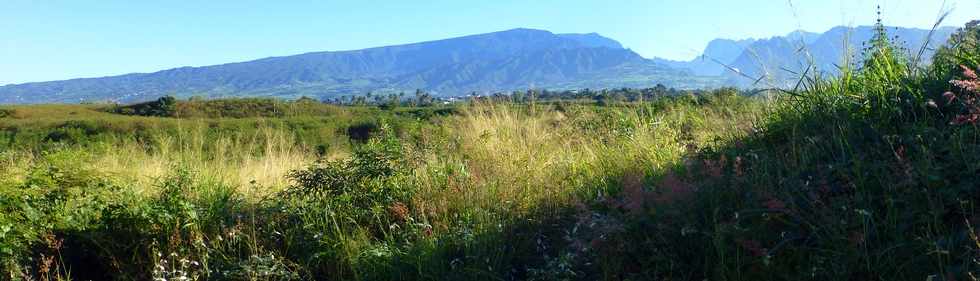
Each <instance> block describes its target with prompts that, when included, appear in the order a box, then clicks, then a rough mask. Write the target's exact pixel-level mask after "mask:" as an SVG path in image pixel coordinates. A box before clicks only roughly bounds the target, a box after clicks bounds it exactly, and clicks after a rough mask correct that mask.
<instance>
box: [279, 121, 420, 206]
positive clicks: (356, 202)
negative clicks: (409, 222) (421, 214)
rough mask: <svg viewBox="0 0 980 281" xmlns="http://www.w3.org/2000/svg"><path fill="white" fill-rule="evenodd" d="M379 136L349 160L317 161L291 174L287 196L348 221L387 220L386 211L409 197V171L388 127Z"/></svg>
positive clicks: (358, 150) (382, 126) (355, 150)
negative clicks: (334, 213)
mask: <svg viewBox="0 0 980 281" xmlns="http://www.w3.org/2000/svg"><path fill="white" fill-rule="evenodd" d="M380 134H381V136H380V137H378V138H373V139H370V140H369V141H367V143H365V144H364V145H361V146H358V147H355V149H354V151H353V155H352V156H351V157H350V158H347V159H343V160H336V161H329V160H320V161H318V162H317V163H314V164H313V165H311V166H310V167H308V168H306V169H304V170H298V171H293V172H292V173H290V174H289V178H290V179H291V180H292V181H293V182H294V183H295V184H294V185H293V186H292V187H290V189H289V190H287V193H288V194H289V195H290V196H291V197H299V198H301V199H303V200H304V201H306V202H312V203H314V204H317V205H321V206H323V207H325V208H328V209H329V210H332V211H334V212H336V213H337V214H339V215H341V216H342V217H349V218H350V219H351V221H356V222H361V223H365V224H370V223H373V222H375V220H374V219H376V218H379V217H387V214H388V209H389V208H390V207H393V206H395V205H396V204H404V203H403V202H406V201H407V200H408V198H410V196H411V194H412V190H411V188H410V187H409V185H408V184H407V182H406V180H405V175H406V173H407V172H409V168H408V167H407V166H406V165H405V163H404V159H403V156H402V148H401V145H400V144H399V141H398V139H397V138H395V137H394V135H393V134H392V133H391V130H390V128H389V127H388V126H387V125H384V124H383V125H381V128H380Z"/></svg>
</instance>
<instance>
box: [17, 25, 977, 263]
mask: <svg viewBox="0 0 980 281" xmlns="http://www.w3.org/2000/svg"><path fill="white" fill-rule="evenodd" d="M880 30H884V29H880ZM978 32H980V31H978V30H977V27H976V25H975V24H974V25H971V26H968V27H967V28H965V29H963V30H961V31H960V32H959V33H958V34H957V35H956V36H954V37H953V39H951V41H952V42H950V44H947V47H944V48H942V49H940V50H938V51H937V55H936V57H935V58H933V64H932V65H931V66H929V67H928V68H920V67H918V66H917V65H916V64H915V63H910V62H909V61H911V60H910V59H906V58H902V57H900V54H901V52H896V51H895V50H894V49H893V48H894V47H893V46H892V45H891V44H889V42H888V39H887V38H888V37H887V36H879V37H877V38H878V39H880V40H882V41H877V42H876V43H875V44H870V45H869V46H870V47H869V48H868V49H867V50H865V55H864V58H865V61H864V62H863V63H862V64H860V65H859V67H858V68H856V69H853V70H852V69H844V70H842V75H841V76H840V77H839V78H830V79H826V78H819V77H804V78H803V79H801V81H800V83H799V85H800V86H799V87H798V88H797V89H795V90H792V91H784V92H783V93H782V94H778V95H773V96H772V98H771V99H770V98H765V99H764V98H762V97H757V96H750V95H747V93H740V92H738V91H736V90H733V89H720V90H714V91H700V92H686V93H683V94H681V93H677V94H671V95H649V96H646V95H643V94H641V95H638V96H637V97H638V98H635V99H631V98H627V97H626V95H625V94H624V98H622V99H620V98H613V99H608V100H606V99H595V98H589V97H594V96H596V95H591V96H584V97H585V98H574V99H556V100H548V99H543V100H542V99H538V98H537V96H536V95H537V93H535V92H532V93H531V94H532V97H531V98H521V99H517V98H516V97H514V95H511V96H510V98H511V99H510V100H505V99H503V96H500V97H498V98H488V99H479V100H473V101H471V102H469V103H465V104H457V105H452V106H449V107H435V106H434V105H430V106H428V107H418V106H410V105H407V104H406V105H402V106H395V107H388V106H385V108H386V109H380V108H377V107H374V106H367V105H364V106H350V107H339V106H334V105H324V104H319V103H313V102H312V101H308V100H306V101H299V102H278V101H272V100H217V101H177V102H176V106H175V108H176V112H178V113H177V114H173V115H167V116H174V117H146V116H126V115H120V114H113V113H109V112H118V111H114V110H112V109H111V108H109V107H105V106H98V105H45V106H18V107H5V108H3V109H4V111H5V112H10V113H9V117H4V118H3V119H0V132H2V134H3V135H0V136H2V137H3V139H5V140H6V141H5V142H2V143H0V144H2V146H0V148H2V150H0V151H2V152H0V162H2V163H0V261H2V264H0V269H2V272H3V276H4V277H3V278H9V279H14V280H19V279H32V280H33V279H43V280H58V279H77V280H90V279H91V280H146V279H155V280H189V279H200V280H204V279H207V280H308V279H315V280H347V279H354V280H389V279H410V280H414V279H426V280H430V279H431V280H474V279H478V280H483V279H487V280H499V279H505V280H597V279H602V280H624V279H628V280H664V279H666V280H705V279H709V280H868V279H883V280H941V279H946V280H969V279H970V278H973V277H974V276H975V275H976V273H977V271H978V270H980V264H977V263H976V260H977V259H978V258H980V240H978V239H977V234H976V231H975V230H974V226H975V225H977V224H978V223H980V221H978V219H980V216H978V215H977V210H976V206H975V204H976V202H977V201H978V199H980V198H978V197H977V194H978V193H977V192H976V183H977V182H980V177H978V175H980V173H978V171H980V165H978V164H977V163H980V138H978V136H980V131H978V127H977V122H978V121H980V104H978V102H977V98H978V95H980V91H978V85H980V78H978V77H977V74H976V71H978V68H980V63H978V62H980V49H978V48H977V45H976V42H977V39H978V38H980V33H978ZM879 35H883V34H879ZM631 91H636V92H638V93H643V90H623V92H626V93H628V92H631ZM590 92H591V91H590ZM606 93H607V94H608V93H610V91H606ZM229 104H230V106H226V105H229ZM181 112H183V113H187V114H181ZM190 112H195V113H190ZM270 112H271V114H270ZM279 112H282V113H279Z"/></svg>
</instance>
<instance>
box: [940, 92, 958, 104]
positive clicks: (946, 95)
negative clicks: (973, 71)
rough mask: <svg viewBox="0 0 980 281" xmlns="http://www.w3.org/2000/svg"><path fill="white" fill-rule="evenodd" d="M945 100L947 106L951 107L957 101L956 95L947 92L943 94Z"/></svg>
mask: <svg viewBox="0 0 980 281" xmlns="http://www.w3.org/2000/svg"><path fill="white" fill-rule="evenodd" d="M943 98H946V105H949V104H952V103H953V101H954V100H956V94H953V92H945V93H943Z"/></svg>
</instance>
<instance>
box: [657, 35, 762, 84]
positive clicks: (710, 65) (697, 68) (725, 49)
mask: <svg viewBox="0 0 980 281" xmlns="http://www.w3.org/2000/svg"><path fill="white" fill-rule="evenodd" d="M755 41H756V40H755V39H745V40H730V39H715V40H711V42H708V46H707V47H706V48H705V49H704V52H703V53H702V54H701V55H700V56H698V57H697V58H695V59H693V60H690V61H672V60H666V59H654V60H655V61H657V62H659V63H663V64H665V65H668V66H670V67H673V68H677V69H684V70H688V71H691V72H692V73H694V74H697V75H706V76H715V75H721V74H722V73H723V72H724V71H725V67H724V66H723V65H722V64H727V63H730V62H732V61H733V60H735V59H736V58H738V56H739V55H741V54H742V53H743V52H745V49H746V48H747V47H748V46H749V45H752V44H753V43H755Z"/></svg>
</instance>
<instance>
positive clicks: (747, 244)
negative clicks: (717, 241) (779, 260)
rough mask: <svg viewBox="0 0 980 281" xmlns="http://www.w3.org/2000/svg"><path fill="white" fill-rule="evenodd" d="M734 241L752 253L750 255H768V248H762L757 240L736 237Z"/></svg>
mask: <svg viewBox="0 0 980 281" xmlns="http://www.w3.org/2000/svg"><path fill="white" fill-rule="evenodd" d="M735 243H736V244H738V245H739V246H740V247H742V249H745V250H746V251H748V252H749V253H750V254H752V256H755V257H765V256H768V255H769V249H766V248H763V247H762V243H759V241H755V240H745V239H736V240H735Z"/></svg>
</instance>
